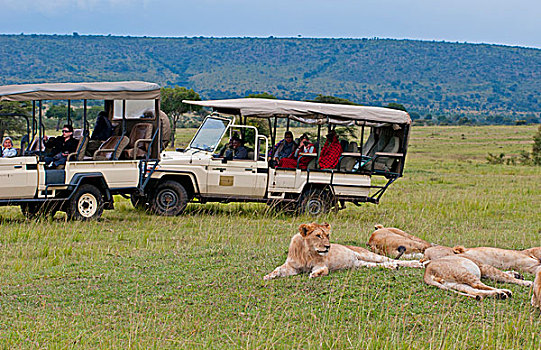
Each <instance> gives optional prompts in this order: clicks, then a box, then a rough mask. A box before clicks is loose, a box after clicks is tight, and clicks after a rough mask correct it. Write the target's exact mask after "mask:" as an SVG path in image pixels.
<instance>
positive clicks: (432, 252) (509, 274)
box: [421, 246, 532, 287]
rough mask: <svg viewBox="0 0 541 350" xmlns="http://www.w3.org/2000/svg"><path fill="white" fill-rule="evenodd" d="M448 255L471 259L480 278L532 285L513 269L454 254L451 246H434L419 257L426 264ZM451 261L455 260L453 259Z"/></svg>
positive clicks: (450, 267) (526, 285)
mask: <svg viewBox="0 0 541 350" xmlns="http://www.w3.org/2000/svg"><path fill="white" fill-rule="evenodd" d="M448 256H457V257H462V258H466V259H468V260H471V261H472V262H473V263H474V264H475V265H477V267H478V268H479V271H480V273H481V277H482V278H488V279H491V280H493V281H498V282H505V283H514V284H518V285H521V286H525V287H529V286H531V285H532V282H531V281H525V280H524V279H523V278H522V276H521V275H520V274H518V273H516V272H514V271H501V270H499V269H497V268H495V267H494V266H491V265H487V264H483V263H482V262H481V261H479V260H477V259H475V258H474V257H472V256H467V255H465V254H456V252H455V251H454V249H453V248H449V247H445V246H434V247H430V248H428V249H426V250H425V255H424V257H423V259H421V262H422V263H426V264H428V263H429V262H431V261H434V260H438V259H441V258H444V257H448ZM452 262H456V261H455V260H453V261H452ZM448 264H449V266H448V267H447V268H448V269H452V268H453V266H451V265H450V264H451V262H448Z"/></svg>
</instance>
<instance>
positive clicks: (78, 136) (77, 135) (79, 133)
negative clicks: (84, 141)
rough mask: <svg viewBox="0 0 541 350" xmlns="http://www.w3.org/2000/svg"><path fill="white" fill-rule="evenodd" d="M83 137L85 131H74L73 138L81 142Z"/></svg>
mask: <svg viewBox="0 0 541 350" xmlns="http://www.w3.org/2000/svg"><path fill="white" fill-rule="evenodd" d="M82 137H83V129H73V138H74V139H76V140H80V139H81V138H82Z"/></svg>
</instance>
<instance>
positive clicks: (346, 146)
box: [340, 140, 349, 152]
mask: <svg viewBox="0 0 541 350" xmlns="http://www.w3.org/2000/svg"><path fill="white" fill-rule="evenodd" d="M340 146H342V151H343V152H346V150H347V149H348V146H349V142H348V140H340Z"/></svg>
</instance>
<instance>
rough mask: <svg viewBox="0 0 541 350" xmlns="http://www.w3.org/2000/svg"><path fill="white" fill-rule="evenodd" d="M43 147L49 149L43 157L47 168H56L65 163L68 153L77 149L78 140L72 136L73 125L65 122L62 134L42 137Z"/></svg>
mask: <svg viewBox="0 0 541 350" xmlns="http://www.w3.org/2000/svg"><path fill="white" fill-rule="evenodd" d="M43 141H45V147H46V148H48V149H50V150H51V151H50V152H49V155H48V156H46V157H45V166H46V167H47V168H57V167H58V166H60V165H64V164H66V160H67V159H68V155H69V154H70V153H73V152H75V151H76V150H77V145H78V144H79V141H77V140H76V139H74V138H73V126H71V125H69V124H66V125H64V126H63V127H62V136H58V137H51V138H49V137H47V136H44V137H43Z"/></svg>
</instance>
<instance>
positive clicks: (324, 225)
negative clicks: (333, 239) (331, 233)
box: [321, 222, 331, 230]
mask: <svg viewBox="0 0 541 350" xmlns="http://www.w3.org/2000/svg"><path fill="white" fill-rule="evenodd" d="M321 226H323V227H326V228H328V229H329V230H330V229H331V224H329V223H327V222H324V223H323V224H321Z"/></svg>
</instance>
